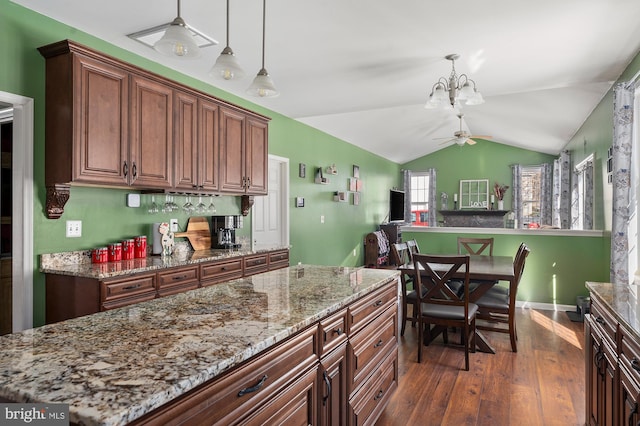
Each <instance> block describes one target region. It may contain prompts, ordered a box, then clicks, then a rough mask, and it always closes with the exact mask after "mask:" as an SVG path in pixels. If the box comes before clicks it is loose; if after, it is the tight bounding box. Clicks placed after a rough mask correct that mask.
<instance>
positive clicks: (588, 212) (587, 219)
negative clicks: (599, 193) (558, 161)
mask: <svg viewBox="0 0 640 426" xmlns="http://www.w3.org/2000/svg"><path fill="white" fill-rule="evenodd" d="M583 220H584V223H583V224H582V229H593V161H588V162H587V166H586V167H585V169H584V218H583Z"/></svg>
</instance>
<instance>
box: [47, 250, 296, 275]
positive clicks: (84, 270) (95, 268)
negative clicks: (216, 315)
mask: <svg viewBox="0 0 640 426" xmlns="http://www.w3.org/2000/svg"><path fill="white" fill-rule="evenodd" d="M288 249H289V248H288V247H281V248H272V249H268V250H250V249H239V250H226V249H209V250H198V251H192V250H181V251H177V252H175V253H174V254H173V255H171V256H166V257H165V256H147V257H146V258H144V259H131V260H122V261H119V262H107V263H91V251H76V252H67V253H53V254H43V255H41V256H40V272H42V273H44V274H58V275H71V276H75V277H84V278H95V279H106V278H113V277H118V276H124V275H130V274H137V273H141V272H149V271H154V270H160V269H167V268H173V267H177V266H187V265H192V264H195V263H202V262H210V261H214V260H223V259H231V258H234V257H241V256H247V255H251V254H260V253H267V252H272V251H276V250H288Z"/></svg>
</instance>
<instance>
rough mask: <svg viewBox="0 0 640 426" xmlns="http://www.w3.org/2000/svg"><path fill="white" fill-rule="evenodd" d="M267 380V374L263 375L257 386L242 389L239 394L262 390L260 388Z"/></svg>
mask: <svg viewBox="0 0 640 426" xmlns="http://www.w3.org/2000/svg"><path fill="white" fill-rule="evenodd" d="M266 381H267V375H266V374H265V375H264V376H262V379H260V381H259V382H258V383H257V384H256V385H255V386H252V387H250V388H244V389H241V390H240V392H238V396H243V395H246V394H248V393H252V392H256V391H258V390H260V388H261V387H262V385H264V382H266Z"/></svg>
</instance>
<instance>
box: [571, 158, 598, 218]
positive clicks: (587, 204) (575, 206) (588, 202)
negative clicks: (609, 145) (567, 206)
mask: <svg viewBox="0 0 640 426" xmlns="http://www.w3.org/2000/svg"><path fill="white" fill-rule="evenodd" d="M573 178H574V182H573V196H572V200H571V204H572V205H571V212H572V216H571V229H591V228H592V227H593V154H591V155H590V156H588V157H587V158H585V159H584V160H583V161H582V162H580V164H578V165H577V166H576V167H575V170H574V174H573Z"/></svg>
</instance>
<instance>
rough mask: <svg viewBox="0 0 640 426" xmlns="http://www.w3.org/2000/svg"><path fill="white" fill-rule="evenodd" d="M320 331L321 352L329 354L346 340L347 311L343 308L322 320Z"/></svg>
mask: <svg viewBox="0 0 640 426" xmlns="http://www.w3.org/2000/svg"><path fill="white" fill-rule="evenodd" d="M318 332H319V335H320V339H319V340H320V354H323V355H324V354H327V353H329V352H331V351H332V350H333V349H334V348H336V347H337V346H338V345H340V344H342V343H344V342H346V340H347V317H346V311H345V310H342V311H340V312H338V313H335V314H333V315H331V316H329V317H327V318H325V319H323V320H322V321H320V325H319V330H318Z"/></svg>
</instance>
